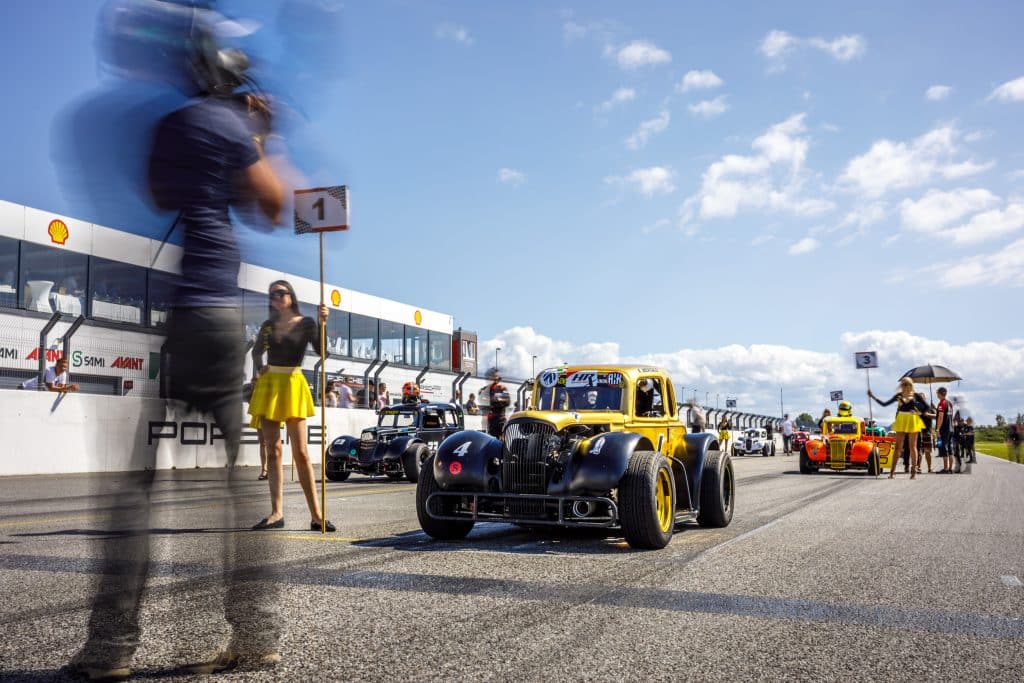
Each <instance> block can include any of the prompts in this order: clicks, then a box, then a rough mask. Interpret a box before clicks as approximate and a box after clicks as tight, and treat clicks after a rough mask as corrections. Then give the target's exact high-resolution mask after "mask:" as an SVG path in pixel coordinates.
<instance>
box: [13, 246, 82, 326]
mask: <svg viewBox="0 0 1024 683" xmlns="http://www.w3.org/2000/svg"><path fill="white" fill-rule="evenodd" d="M88 272H89V257H88V256H86V255H85V254H76V253H75V252H73V251H65V250H63V249H52V248H50V247H44V246H42V245H39V244H32V243H31V242H23V243H22V245H21V276H20V278H19V287H18V289H19V290H20V292H21V301H20V303H21V305H22V306H23V307H24V308H26V309H28V310H30V311H39V312H41V313H53V312H54V311H60V312H61V313H68V314H71V315H76V316H77V315H82V314H84V313H85V292H86V285H87V284H88V283H87V281H86V275H87V274H88Z"/></svg>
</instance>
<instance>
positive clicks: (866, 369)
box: [864, 368, 875, 422]
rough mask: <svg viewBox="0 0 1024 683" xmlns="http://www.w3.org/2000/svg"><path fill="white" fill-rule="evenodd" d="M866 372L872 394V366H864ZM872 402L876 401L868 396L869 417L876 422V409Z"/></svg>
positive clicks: (869, 390) (869, 391)
mask: <svg viewBox="0 0 1024 683" xmlns="http://www.w3.org/2000/svg"><path fill="white" fill-rule="evenodd" d="M864 372H865V373H867V378H868V393H869V394H870V393H871V368H864ZM872 403H874V401H872V400H871V397H870V396H868V419H869V420H871V421H872V422H874V421H875V411H874V410H873V408H872V405H871V404H872Z"/></svg>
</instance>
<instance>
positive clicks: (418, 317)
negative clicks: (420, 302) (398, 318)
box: [412, 311, 423, 325]
mask: <svg viewBox="0 0 1024 683" xmlns="http://www.w3.org/2000/svg"><path fill="white" fill-rule="evenodd" d="M412 319H413V320H415V321H416V324H417V325H422V324H423V314H422V313H420V312H419V311H416V312H415V313H413V315H412Z"/></svg>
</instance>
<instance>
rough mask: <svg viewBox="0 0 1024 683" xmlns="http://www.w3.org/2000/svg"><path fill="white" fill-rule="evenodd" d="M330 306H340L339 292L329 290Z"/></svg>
mask: <svg viewBox="0 0 1024 683" xmlns="http://www.w3.org/2000/svg"><path fill="white" fill-rule="evenodd" d="M331 304H333V305H334V306H340V305H341V292H339V291H338V290H336V289H332V290H331Z"/></svg>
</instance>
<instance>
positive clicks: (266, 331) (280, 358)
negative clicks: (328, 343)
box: [252, 317, 320, 368]
mask: <svg viewBox="0 0 1024 683" xmlns="http://www.w3.org/2000/svg"><path fill="white" fill-rule="evenodd" d="M307 344H312V345H313V348H314V349H316V350H319V349H320V326H319V325H317V324H316V321H315V320H313V319H312V318H309V317H304V318H303V319H302V320H300V321H299V322H297V323H295V325H294V326H293V327H292V329H290V330H288V334H286V335H284V337H282V338H281V339H276V338H275V337H274V323H273V322H272V321H270V320H267V321H264V323H263V325H261V326H260V331H259V334H257V335H256V344H255V345H254V346H253V347H252V364H253V368H258V367H260V366H261V365H262V362H261V359H262V356H263V354H264V353H266V354H267V364H268V365H282V366H284V367H293V368H294V367H299V366H301V365H302V357H303V356H305V355H306V345H307Z"/></svg>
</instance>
